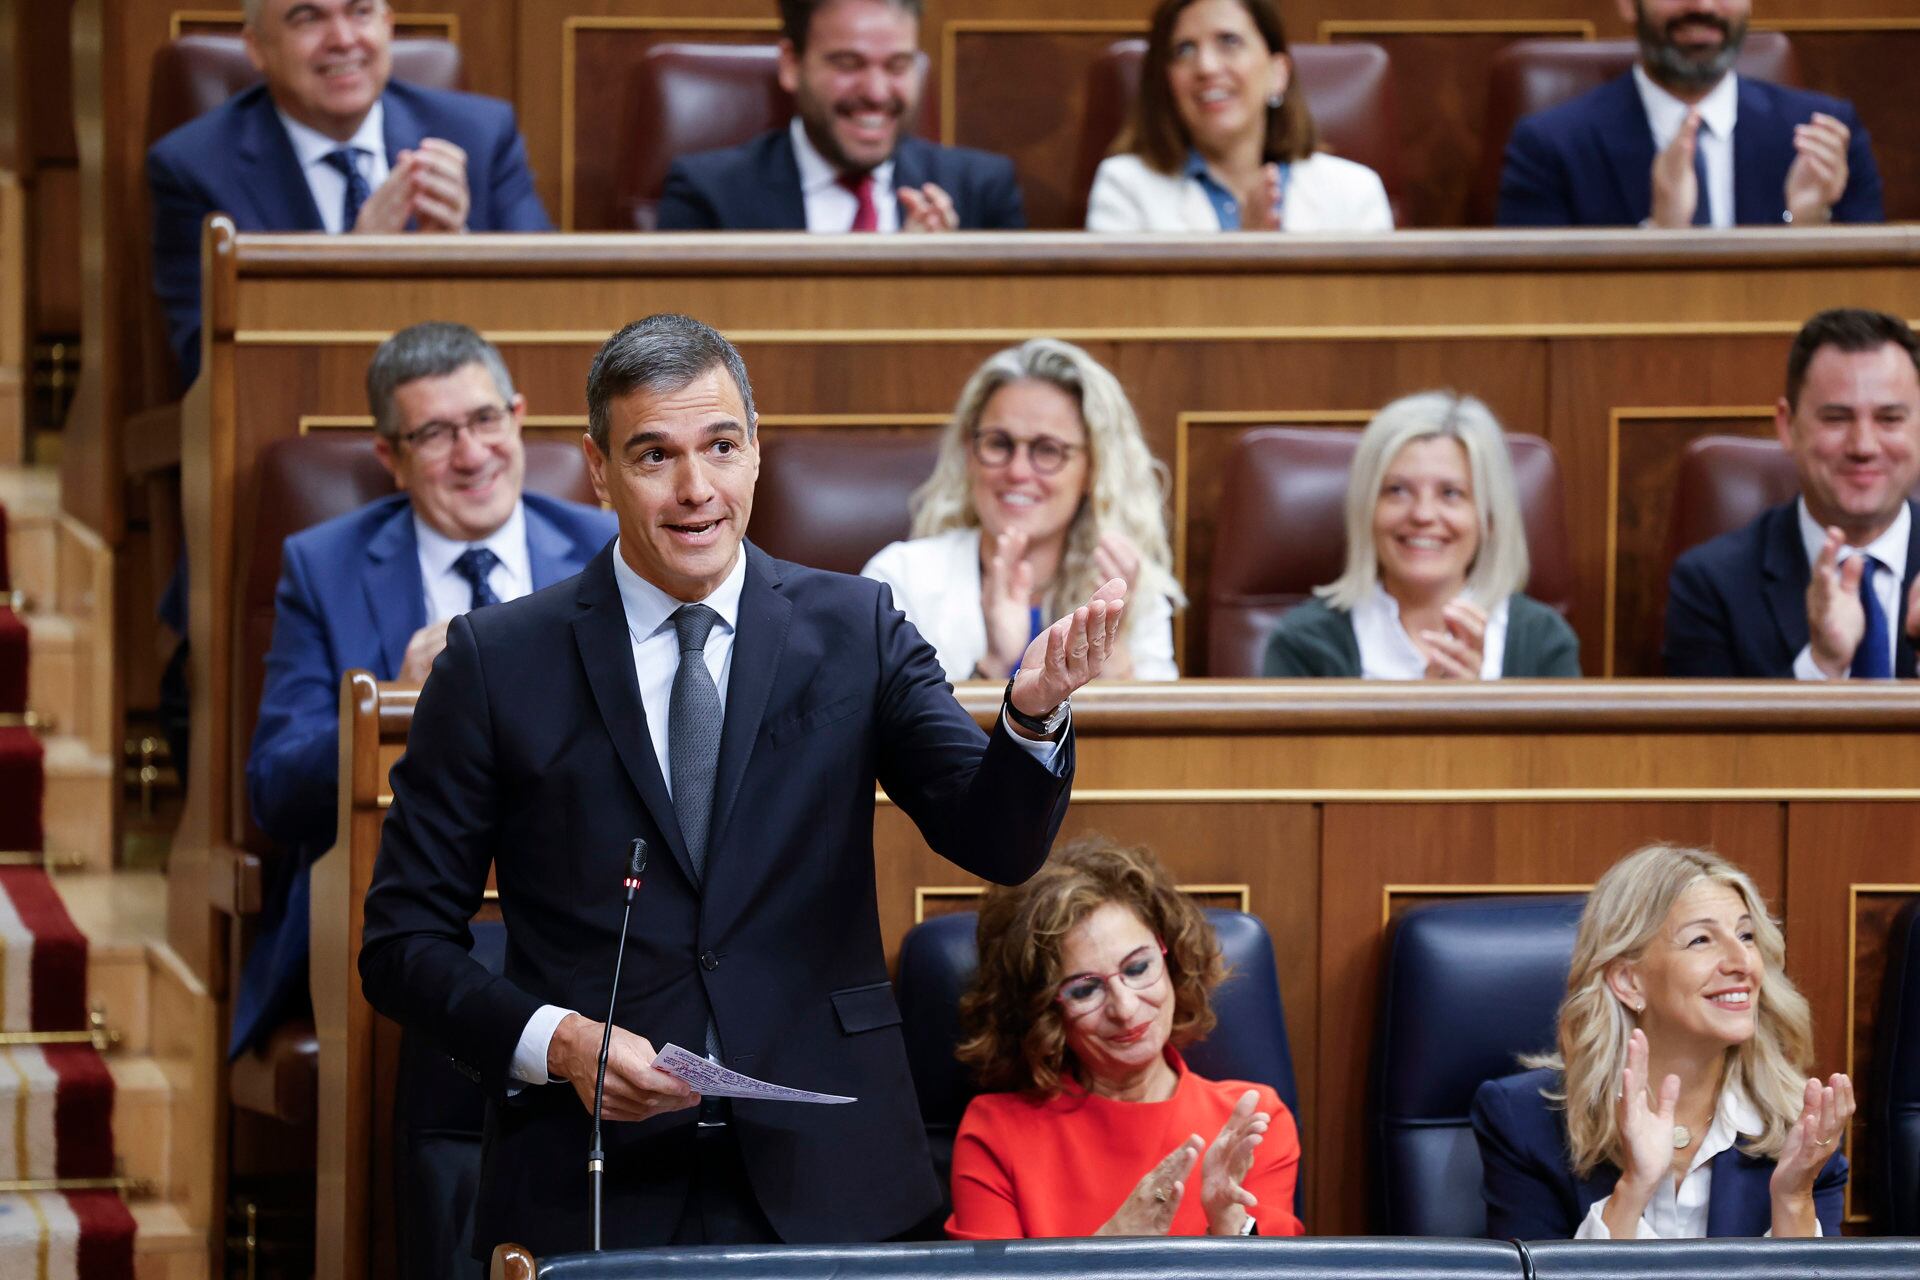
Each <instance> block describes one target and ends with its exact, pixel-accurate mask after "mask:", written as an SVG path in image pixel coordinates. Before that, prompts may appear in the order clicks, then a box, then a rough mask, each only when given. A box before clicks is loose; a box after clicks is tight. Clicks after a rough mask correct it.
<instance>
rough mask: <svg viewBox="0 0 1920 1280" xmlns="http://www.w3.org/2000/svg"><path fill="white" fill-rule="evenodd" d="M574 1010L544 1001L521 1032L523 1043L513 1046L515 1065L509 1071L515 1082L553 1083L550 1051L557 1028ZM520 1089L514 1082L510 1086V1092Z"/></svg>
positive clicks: (521, 1041) (508, 1090)
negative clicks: (548, 1066) (549, 1062)
mask: <svg viewBox="0 0 1920 1280" xmlns="http://www.w3.org/2000/svg"><path fill="white" fill-rule="evenodd" d="M572 1012H573V1010H571V1009H562V1008H561V1007H560V1006H559V1005H557V1004H543V1005H541V1006H540V1007H539V1008H538V1009H536V1010H534V1012H533V1016H532V1017H531V1018H528V1019H527V1025H526V1028H525V1029H524V1030H522V1031H521V1032H520V1043H518V1044H516V1045H515V1046H513V1066H512V1068H511V1070H510V1072H509V1074H510V1076H511V1078H512V1081H513V1082H514V1083H517V1084H519V1085H522V1086H525V1085H530V1084H552V1083H553V1077H552V1076H550V1075H548V1074H547V1050H548V1049H549V1048H551V1047H552V1045H553V1032H554V1029H555V1028H556V1027H558V1026H559V1025H560V1024H561V1023H562V1022H563V1021H565V1020H566V1017H567V1015H568V1014H570V1013H572ZM519 1091H520V1090H519V1089H517V1088H514V1087H513V1085H512V1084H510V1085H509V1086H508V1089H507V1092H508V1093H510V1094H512V1093H518V1092H519Z"/></svg>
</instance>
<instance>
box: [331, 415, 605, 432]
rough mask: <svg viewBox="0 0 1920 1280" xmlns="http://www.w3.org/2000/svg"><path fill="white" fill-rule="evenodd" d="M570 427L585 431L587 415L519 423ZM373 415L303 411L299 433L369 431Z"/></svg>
mask: <svg viewBox="0 0 1920 1280" xmlns="http://www.w3.org/2000/svg"><path fill="white" fill-rule="evenodd" d="M563 429H570V430H575V431H585V430H586V429H587V415H586V414H584V413H530V414H528V415H527V416H526V420H525V421H524V422H522V423H521V430H523V431H558V430H563ZM371 430H373V416H372V415H371V414H365V413H303V414H301V415H300V434H301V435H303V436H304V435H307V434H309V433H311V432H315V431H371Z"/></svg>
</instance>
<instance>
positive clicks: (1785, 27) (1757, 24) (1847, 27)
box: [1753, 18, 1920, 35]
mask: <svg viewBox="0 0 1920 1280" xmlns="http://www.w3.org/2000/svg"><path fill="white" fill-rule="evenodd" d="M1753 29H1754V30H1755V31H1784V32H1787V33H1788V34H1792V33H1793V32H1795V31H1804V32H1806V33H1807V34H1809V35H1816V34H1819V33H1821V32H1833V33H1835V34H1838V35H1846V34H1849V33H1853V32H1858V33H1861V34H1865V33H1867V32H1870V31H1920V18H1767V19H1764V20H1762V19H1755V20H1754V22H1753Z"/></svg>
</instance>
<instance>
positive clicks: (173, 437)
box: [120, 401, 180, 479]
mask: <svg viewBox="0 0 1920 1280" xmlns="http://www.w3.org/2000/svg"><path fill="white" fill-rule="evenodd" d="M120 459H121V466H122V468H123V469H124V470H125V472H126V474H127V475H128V476H129V477H130V478H133V479H139V478H140V477H142V476H148V475H152V474H153V473H154V472H156V471H178V470H179V469H180V404H179V402H178V401H175V402H174V403H173V404H161V405H155V406H154V407H153V408H151V409H142V410H141V411H140V412H139V413H136V414H134V415H133V416H132V417H130V418H128V419H127V421H126V425H125V427H124V429H123V430H122V432H121V435H120Z"/></svg>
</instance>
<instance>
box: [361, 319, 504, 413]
mask: <svg viewBox="0 0 1920 1280" xmlns="http://www.w3.org/2000/svg"><path fill="white" fill-rule="evenodd" d="M470 364H477V365H479V366H480V367H481V368H483V369H485V370H486V371H487V373H488V374H490V375H491V376H492V378H493V385H494V389H495V390H497V391H498V392H499V393H500V399H501V401H502V402H503V403H505V404H508V405H511V404H512V403H513V378H512V376H511V375H509V374H508V373H507V363H506V361H504V360H502V359H501V358H500V352H499V350H498V349H497V348H495V347H494V345H493V344H492V343H491V342H488V341H487V340H486V339H485V338H483V337H481V336H480V335H479V334H477V333H475V332H474V331H473V330H471V329H469V328H467V326H466V325H463V324H453V323H450V322H448V321H445V320H429V321H427V322H426V323H425V324H416V325H409V326H408V327H406V328H405V329H402V330H400V332H398V333H396V334H394V335H393V336H392V337H391V338H388V339H387V340H386V341H385V342H383V343H381V344H380V349H379V350H378V351H376V352H374V353H373V360H372V362H371V363H370V364H368V365H367V408H368V409H369V410H370V411H371V412H372V413H373V429H374V430H375V431H377V432H379V433H380V435H381V437H382V438H384V439H387V440H393V439H396V438H398V436H399V434H400V423H399V422H398V421H397V420H396V418H395V416H394V411H393V393H394V392H396V391H398V390H399V389H400V388H401V387H404V386H405V385H406V384H407V383H409V382H414V381H417V380H419V379H421V378H444V377H446V376H447V375H448V374H450V373H457V372H458V371H460V370H461V369H464V368H466V367H467V366H468V365H470Z"/></svg>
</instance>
